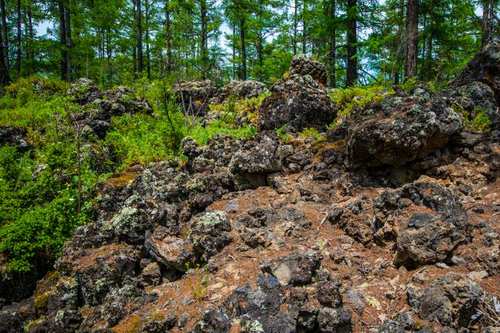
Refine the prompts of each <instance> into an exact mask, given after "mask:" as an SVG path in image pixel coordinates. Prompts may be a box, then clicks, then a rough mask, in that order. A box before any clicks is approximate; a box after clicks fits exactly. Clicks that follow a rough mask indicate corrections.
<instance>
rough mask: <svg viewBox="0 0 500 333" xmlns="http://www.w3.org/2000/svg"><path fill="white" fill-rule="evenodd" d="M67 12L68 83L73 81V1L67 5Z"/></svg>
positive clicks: (69, 0) (69, 1)
mask: <svg viewBox="0 0 500 333" xmlns="http://www.w3.org/2000/svg"><path fill="white" fill-rule="evenodd" d="M64 8H65V12H64V15H66V20H65V21H66V49H67V50H68V53H67V56H68V60H67V68H66V71H67V73H68V74H67V76H68V81H71V70H72V64H71V49H72V48H73V39H72V38H71V0H67V5H65V7H64Z"/></svg>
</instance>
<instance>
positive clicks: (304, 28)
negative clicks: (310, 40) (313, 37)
mask: <svg viewBox="0 0 500 333" xmlns="http://www.w3.org/2000/svg"><path fill="white" fill-rule="evenodd" d="M306 10H307V5H306V0H302V54H304V55H305V54H306V53H307V26H306Z"/></svg>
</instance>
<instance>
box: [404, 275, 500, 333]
mask: <svg viewBox="0 0 500 333" xmlns="http://www.w3.org/2000/svg"><path fill="white" fill-rule="evenodd" d="M409 303H410V304H411V306H412V307H413V308H414V309H415V310H416V311H417V312H418V314H419V316H420V317H421V318H423V319H426V320H429V321H436V322H439V323H441V324H442V325H443V326H447V327H452V328H456V329H458V328H470V327H472V326H474V325H475V324H478V323H480V322H481V323H482V324H483V325H484V326H483V327H486V326H488V325H492V324H493V322H492V321H491V317H488V316H487V312H485V311H488V309H491V310H492V311H493V312H494V311H495V310H493V309H492V307H494V304H493V299H492V296H491V295H488V294H487V293H485V292H484V291H483V289H482V288H481V287H480V286H479V285H478V284H477V283H475V282H473V281H471V280H469V279H467V278H464V277H462V276H460V275H458V274H454V273H449V274H447V275H445V276H443V277H441V278H439V279H437V280H434V281H432V282H431V284H430V285H429V286H428V287H427V288H424V289H423V290H417V291H415V292H412V293H410V294H409Z"/></svg>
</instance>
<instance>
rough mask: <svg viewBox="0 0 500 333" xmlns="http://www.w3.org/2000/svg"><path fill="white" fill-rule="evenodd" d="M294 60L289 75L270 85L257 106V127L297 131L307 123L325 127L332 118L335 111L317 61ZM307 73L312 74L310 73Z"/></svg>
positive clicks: (321, 127)
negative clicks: (261, 101) (268, 90)
mask: <svg viewBox="0 0 500 333" xmlns="http://www.w3.org/2000/svg"><path fill="white" fill-rule="evenodd" d="M307 64H309V63H308V62H307V61H306V60H304V59H300V60H295V63H292V67H291V70H290V75H289V76H288V77H285V78H283V79H281V80H280V81H278V82H276V83H275V84H274V85H273V86H272V87H271V96H269V97H267V98H266V99H265V100H264V102H263V103H262V105H261V107H260V109H259V128H260V129H261V130H272V129H277V128H280V127H282V126H285V125H286V126H287V127H288V128H289V129H291V130H296V131H300V130H302V129H304V128H307V127H315V128H319V129H323V128H326V127H327V126H328V125H329V124H330V123H331V122H332V121H333V119H335V116H336V112H335V108H334V106H333V103H332V101H331V100H330V97H328V94H327V91H326V89H325V87H324V86H323V84H322V83H321V81H316V80H315V78H318V77H319V79H320V80H321V78H322V75H321V73H322V72H321V69H318V68H317V67H316V63H314V62H312V63H311V64H310V66H309V65H307ZM310 74H313V75H314V77H313V76H311V75H310Z"/></svg>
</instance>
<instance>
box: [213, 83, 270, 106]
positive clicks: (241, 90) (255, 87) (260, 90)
mask: <svg viewBox="0 0 500 333" xmlns="http://www.w3.org/2000/svg"><path fill="white" fill-rule="evenodd" d="M268 91H269V90H268V89H267V87H266V85H265V84H264V83H262V82H259V81H255V80H246V81H237V80H234V81H231V82H229V83H228V84H227V85H225V86H224V87H222V88H221V89H220V90H219V91H218V93H217V95H216V96H215V97H214V98H212V100H211V101H210V102H211V103H223V102H224V101H226V100H227V99H228V98H231V97H232V98H236V99H243V98H254V97H258V96H259V95H261V94H264V93H267V92H268Z"/></svg>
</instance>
